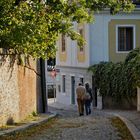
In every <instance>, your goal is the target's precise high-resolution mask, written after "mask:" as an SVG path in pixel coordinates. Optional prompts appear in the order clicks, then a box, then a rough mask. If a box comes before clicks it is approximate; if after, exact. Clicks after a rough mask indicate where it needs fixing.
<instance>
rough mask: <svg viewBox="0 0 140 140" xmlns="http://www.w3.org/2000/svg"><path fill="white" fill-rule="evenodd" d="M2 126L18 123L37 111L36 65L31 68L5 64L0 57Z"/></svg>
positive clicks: (8, 59)
mask: <svg viewBox="0 0 140 140" xmlns="http://www.w3.org/2000/svg"><path fill="white" fill-rule="evenodd" d="M0 61H1V65H0V125H4V124H6V123H12V122H17V121H20V120H22V119H24V118H25V117H27V116H28V115H29V114H31V113H32V112H33V111H37V99H36V97H37V92H36V91H37V87H36V86H37V84H36V82H37V80H36V79H37V78H36V77H37V75H36V73H35V72H34V70H36V63H35V62H33V61H32V62H33V63H31V66H30V67H31V68H32V69H29V68H25V67H22V66H19V65H17V63H16V62H15V64H14V65H13V67H12V68H10V67H9V66H10V58H6V59H5V62H4V61H3V60H2V59H1V56H0Z"/></svg>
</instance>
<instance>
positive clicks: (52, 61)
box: [47, 58, 56, 71]
mask: <svg viewBox="0 0 140 140" xmlns="http://www.w3.org/2000/svg"><path fill="white" fill-rule="evenodd" d="M55 61H56V60H55V58H54V59H53V58H49V59H48V60H47V70H48V71H52V70H54V69H55V63H56V62H55Z"/></svg>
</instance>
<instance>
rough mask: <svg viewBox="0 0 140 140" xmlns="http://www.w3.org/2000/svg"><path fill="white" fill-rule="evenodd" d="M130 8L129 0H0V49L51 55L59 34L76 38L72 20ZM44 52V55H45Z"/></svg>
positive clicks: (76, 34) (37, 55) (81, 21)
mask: <svg viewBox="0 0 140 140" xmlns="http://www.w3.org/2000/svg"><path fill="white" fill-rule="evenodd" d="M104 8H108V9H109V10H110V12H111V14H115V13H117V12H119V11H120V10H122V11H127V12H129V11H131V10H132V9H133V8H134V5H133V4H132V2H131V0H0V48H5V49H6V50H7V52H8V53H10V54H11V53H12V54H18V55H21V54H24V55H25V56H32V57H34V58H46V57H54V56H55V52H56V49H57V47H56V41H57V40H58V37H59V35H60V34H65V35H67V36H69V37H70V38H71V39H72V40H77V42H78V44H79V45H82V44H83V43H84V40H83V38H82V37H81V36H80V34H78V33H77V32H76V31H74V30H73V23H74V22H78V23H85V22H91V21H93V19H94V12H97V11H101V10H103V9H104ZM46 54H47V55H46Z"/></svg>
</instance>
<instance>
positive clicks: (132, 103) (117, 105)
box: [103, 96, 137, 110]
mask: <svg viewBox="0 0 140 140" xmlns="http://www.w3.org/2000/svg"><path fill="white" fill-rule="evenodd" d="M103 108H104V109H129V110H136V109H137V97H134V98H131V100H129V101H128V100H127V99H125V98H124V99H123V100H122V101H115V100H114V99H113V98H112V97H109V96H106V97H103Z"/></svg>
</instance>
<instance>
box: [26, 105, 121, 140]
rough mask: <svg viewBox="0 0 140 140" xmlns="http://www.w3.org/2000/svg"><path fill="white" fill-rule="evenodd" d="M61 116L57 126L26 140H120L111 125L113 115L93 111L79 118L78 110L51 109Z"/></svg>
mask: <svg viewBox="0 0 140 140" xmlns="http://www.w3.org/2000/svg"><path fill="white" fill-rule="evenodd" d="M49 109H50V110H53V111H56V112H58V114H59V117H58V119H57V120H56V122H55V124H53V125H52V127H50V128H49V129H46V130H44V131H42V133H41V134H39V135H37V136H36V135H35V136H33V137H24V140H119V139H120V138H119V134H118V132H117V130H116V128H114V127H113V126H112V125H111V121H110V119H111V117H113V116H112V115H111V114H110V115H109V114H108V113H107V114H106V113H104V112H102V111H93V112H92V114H91V115H90V116H82V117H79V116H78V113H77V109H73V110H72V109H56V108H53V107H51V108H49Z"/></svg>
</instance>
